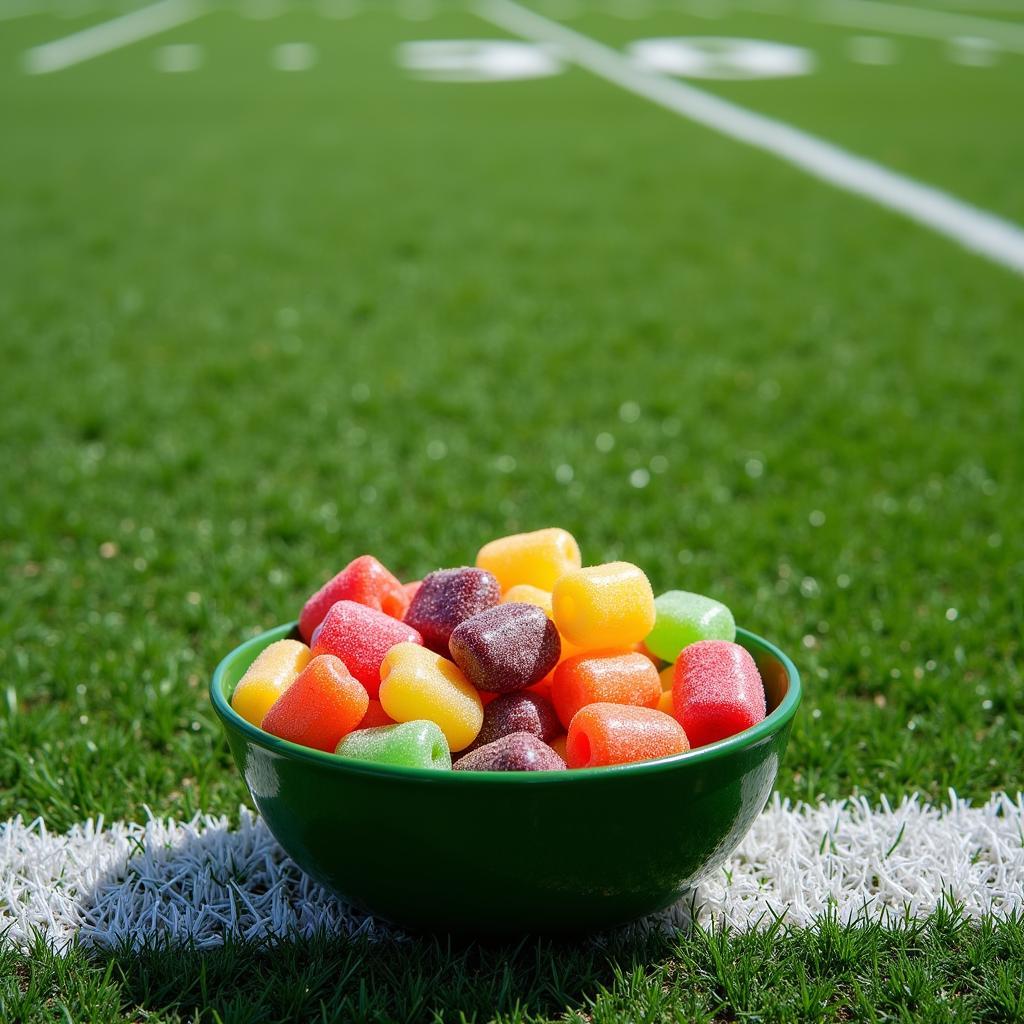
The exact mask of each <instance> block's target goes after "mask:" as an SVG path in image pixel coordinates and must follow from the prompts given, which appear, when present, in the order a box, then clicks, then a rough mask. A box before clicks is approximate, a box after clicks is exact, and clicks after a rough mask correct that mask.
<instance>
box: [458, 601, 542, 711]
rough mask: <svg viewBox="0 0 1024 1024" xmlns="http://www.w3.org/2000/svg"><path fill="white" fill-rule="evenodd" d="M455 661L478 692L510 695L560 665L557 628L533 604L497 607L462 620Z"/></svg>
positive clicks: (539, 679)
mask: <svg viewBox="0 0 1024 1024" xmlns="http://www.w3.org/2000/svg"><path fill="white" fill-rule="evenodd" d="M448 649H449V650H450V651H451V655H452V660H453V661H454V662H455V663H456V664H457V665H458V666H459V668H461V669H462V671H463V673H464V674H465V676H466V678H467V679H468V680H469V681H470V682H471V683H472V684H473V685H474V686H475V687H476V688H477V689H479V690H489V691H491V692H494V693H510V692H512V691H513V690H522V689H524V688H525V687H527V686H532V685H533V684H534V683H539V682H540V681H541V680H542V679H543V678H544V677H545V676H546V675H547V674H548V673H549V672H550V671H551V670H552V669H553V668H554V667H555V665H557V664H558V659H559V655H560V654H561V642H560V641H559V638H558V630H557V629H556V628H555V624H554V623H553V622H552V621H551V620H550V619H549V618H548V617H547V616H546V615H545V614H544V612H543V611H542V610H541V609H540V608H538V607H536V605H532V604H516V603H513V604H498V605H495V606H494V607H493V608H488V609H486V610H485V611H482V612H479V613H478V614H476V615H474V616H472V617H471V618H469V619H466V620H465V621H464V622H460V623H459V625H458V626H456V627H455V629H453V630H452V635H451V636H450V637H449V639H448Z"/></svg>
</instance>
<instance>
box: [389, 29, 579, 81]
mask: <svg viewBox="0 0 1024 1024" xmlns="http://www.w3.org/2000/svg"><path fill="white" fill-rule="evenodd" d="M396 56H397V59H398V64H399V66H400V67H402V68H405V70H406V71H409V72H410V73H411V74H413V75H415V76H416V77H417V78H422V79H426V80H427V81H430V82H514V81H522V80H523V79H527V78H546V77H548V76H550V75H557V74H558V73H559V72H560V71H562V62H561V61H560V60H559V59H558V58H557V56H555V55H554V54H553V53H551V52H550V49H549V48H548V47H544V46H536V45H535V44H533V43H522V42H520V41H519V40H514V39H423V40H416V41H414V42H409V43H402V44H401V46H399V47H398V50H397V53H396Z"/></svg>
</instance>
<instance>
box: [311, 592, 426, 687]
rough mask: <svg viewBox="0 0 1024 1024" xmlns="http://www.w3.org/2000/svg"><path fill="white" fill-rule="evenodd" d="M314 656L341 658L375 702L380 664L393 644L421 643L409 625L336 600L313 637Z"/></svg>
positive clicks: (353, 603) (376, 612)
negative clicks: (330, 655)
mask: <svg viewBox="0 0 1024 1024" xmlns="http://www.w3.org/2000/svg"><path fill="white" fill-rule="evenodd" d="M312 640H313V642H312V649H313V657H314V658H315V657H316V656H317V655H318V654H333V655H335V657H338V658H341V660H342V661H343V662H345V665H346V666H347V667H348V670H349V672H351V673H352V675H354V676H355V677H356V679H358V680H359V682H361V683H362V684H363V686H365V687H366V692H367V693H368V694H369V695H370V696H371V697H372V698H373V699H374V700H376V699H377V693H378V691H379V690H380V664H381V662H382V661H383V660H384V655H385V654H387V653H388V651H390V650H391V648H392V647H394V646H395V644H401V643H414V644H422V643H423V638H422V637H421V636H420V635H419V633H417V632H416V630H415V629H413V628H412V627H411V626H407V625H406V624H405V623H404V622H399V621H398V620H397V619H393V618H391V616H390V615H385V614H384V612H380V611H377V610H376V609H374V608H368V607H367V606H366V605H365V604H357V603H356V602H355V601H338V602H337V603H335V604H333V605H332V606H331V610H330V611H329V612H328V613H327V615H326V616H325V617H324V621H323V622H321V623H320V625H319V626H318V627H317V629H316V632H315V633H314V635H313V638H312Z"/></svg>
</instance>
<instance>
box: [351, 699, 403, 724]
mask: <svg viewBox="0 0 1024 1024" xmlns="http://www.w3.org/2000/svg"><path fill="white" fill-rule="evenodd" d="M395 724H396V722H395V720H394V719H393V718H392V717H391V716H390V715H389V714H388V713H387V712H386V711H385V710H384V708H383V706H382V705H381V702H380V701H379V700H371V701H370V706H369V707H368V708H367V709H366V714H365V715H363V717H362V718H361V719H360V721H359V724H358V725H357V726H356V729H375V728H376V727H377V726H378V725H395Z"/></svg>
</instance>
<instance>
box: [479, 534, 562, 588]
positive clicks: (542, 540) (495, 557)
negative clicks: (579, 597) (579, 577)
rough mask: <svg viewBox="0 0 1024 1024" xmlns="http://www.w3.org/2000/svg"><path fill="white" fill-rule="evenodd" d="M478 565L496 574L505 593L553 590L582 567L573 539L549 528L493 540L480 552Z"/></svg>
mask: <svg viewBox="0 0 1024 1024" xmlns="http://www.w3.org/2000/svg"><path fill="white" fill-rule="evenodd" d="M476 564H477V565H478V566H479V567H480V568H481V569H486V570H487V571H488V572H492V573H494V575H495V576H496V577H497V579H498V583H500V584H501V589H502V590H508V589H509V588H510V587H515V586H518V585H520V584H528V585H529V586H532V587H538V588H540V589H541V590H550V589H551V588H552V587H553V586H554V585H555V580H557V579H558V578H559V577H560V576H564V575H565V574H566V573H567V572H569V571H570V570H572V569H578V568H579V567H580V565H581V564H582V563H581V561H580V548H579V545H578V544H577V543H576V540H575V538H574V537H573V535H572V534H571V533H569V532H568V531H566V530H561V529H558V528H557V527H550V528H549V529H546V530H534V531H533V532H532V533H516V534H513V535H512V536H510V537H500V538H499V539H498V540H492V541H491V542H490V543H489V544H485V545H484V546H483V547H482V548H481V549H480V551H479V553H478V554H477V556H476Z"/></svg>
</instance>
